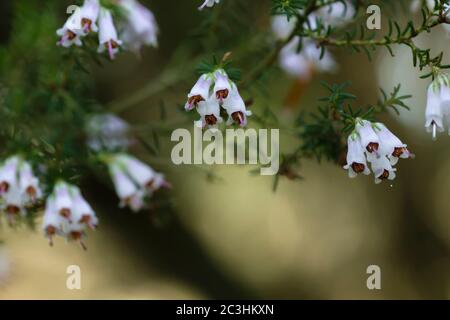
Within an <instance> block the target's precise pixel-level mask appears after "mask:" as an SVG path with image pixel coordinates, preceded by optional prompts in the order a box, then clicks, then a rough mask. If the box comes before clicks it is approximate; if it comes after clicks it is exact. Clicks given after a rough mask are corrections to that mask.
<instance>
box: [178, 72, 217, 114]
mask: <svg viewBox="0 0 450 320" xmlns="http://www.w3.org/2000/svg"><path fill="white" fill-rule="evenodd" d="M211 84H212V77H211V76H210V75H207V74H203V75H202V76H200V78H199V79H198V80H197V82H196V83H195V85H194V87H192V89H191V92H189V94H188V101H187V103H186V105H185V107H184V108H185V109H186V110H187V111H189V110H192V109H193V108H194V107H196V106H198V104H199V102H202V101H206V100H208V98H209V89H210V87H211Z"/></svg>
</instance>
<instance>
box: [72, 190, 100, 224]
mask: <svg viewBox="0 0 450 320" xmlns="http://www.w3.org/2000/svg"><path fill="white" fill-rule="evenodd" d="M72 203H73V206H72V210H73V217H72V220H73V222H74V223H78V224H81V225H82V224H85V225H86V226H88V227H89V228H91V229H96V228H97V225H98V219H97V216H96V215H95V212H94V210H93V209H92V207H91V205H90V204H89V203H88V202H87V201H86V200H85V199H84V197H83V196H82V194H81V192H80V190H79V189H78V188H75V189H74V191H73V197H72Z"/></svg>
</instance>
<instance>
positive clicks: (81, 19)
mask: <svg viewBox="0 0 450 320" xmlns="http://www.w3.org/2000/svg"><path fill="white" fill-rule="evenodd" d="M117 6H118V8H119V9H120V10H121V11H123V12H124V16H125V19H122V20H123V21H122V20H121V21H119V25H120V27H121V28H120V29H121V30H123V32H122V33H121V40H120V39H119V36H118V32H117V29H116V25H115V23H114V21H113V17H112V13H111V11H110V10H109V9H107V8H104V7H102V6H101V5H100V3H99V1H98V0H85V1H84V4H83V6H82V7H77V8H76V9H75V10H74V12H73V14H72V15H71V16H70V17H69V18H68V19H67V21H66V23H65V24H64V26H63V27H62V28H61V29H59V30H57V32H56V33H57V35H58V36H60V37H61V38H60V40H59V41H58V45H61V46H63V47H66V48H67V47H70V46H72V45H73V44H75V45H76V46H81V45H82V41H81V39H82V38H83V37H85V36H87V35H88V34H89V33H91V32H98V38H99V47H98V50H97V51H98V52H99V53H102V52H104V51H107V52H108V54H109V57H110V59H114V56H115V54H117V52H118V51H119V48H120V46H122V45H124V47H125V48H126V49H129V50H131V51H135V52H136V51H139V50H140V48H141V47H142V46H143V45H151V46H156V45H157V33H158V26H157V24H156V21H155V18H154V16H153V13H151V11H149V10H148V9H147V8H145V7H144V6H142V5H141V4H140V3H139V2H138V1H136V0H119V1H117ZM97 23H98V26H97Z"/></svg>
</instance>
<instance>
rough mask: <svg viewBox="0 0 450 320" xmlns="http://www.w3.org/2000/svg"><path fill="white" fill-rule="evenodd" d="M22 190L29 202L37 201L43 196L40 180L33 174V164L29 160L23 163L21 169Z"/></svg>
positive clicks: (20, 181)
mask: <svg viewBox="0 0 450 320" xmlns="http://www.w3.org/2000/svg"><path fill="white" fill-rule="evenodd" d="M19 186H20V192H22V193H23V194H24V196H25V197H26V200H27V201H28V202H36V200H38V199H40V198H42V190H41V188H40V186H39V180H38V178H36V177H35V176H34V174H33V170H32V168H31V165H30V164H29V163H27V162H24V163H22V165H21V166H20V169H19Z"/></svg>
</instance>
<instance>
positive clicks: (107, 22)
mask: <svg viewBox="0 0 450 320" xmlns="http://www.w3.org/2000/svg"><path fill="white" fill-rule="evenodd" d="M98 34H99V47H98V50H97V51H98V52H99V53H102V52H104V51H105V50H107V51H108V54H109V58H110V59H111V60H113V59H114V57H115V55H116V54H117V52H119V47H120V46H121V45H122V41H121V40H119V38H118V36H117V30H116V27H115V26H114V21H113V18H112V15H111V11H109V10H108V9H105V8H101V9H100V14H99V32H98Z"/></svg>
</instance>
